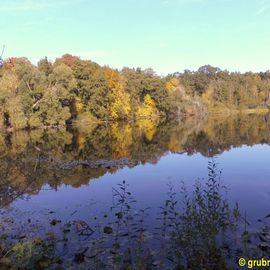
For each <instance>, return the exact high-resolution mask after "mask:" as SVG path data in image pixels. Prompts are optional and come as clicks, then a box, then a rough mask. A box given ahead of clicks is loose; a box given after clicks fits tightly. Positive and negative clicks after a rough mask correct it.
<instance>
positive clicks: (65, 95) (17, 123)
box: [0, 54, 270, 129]
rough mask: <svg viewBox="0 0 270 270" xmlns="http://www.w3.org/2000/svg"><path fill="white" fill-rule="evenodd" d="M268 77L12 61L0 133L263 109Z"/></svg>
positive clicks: (4, 82) (0, 99) (2, 84)
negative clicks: (167, 72) (8, 129)
mask: <svg viewBox="0 0 270 270" xmlns="http://www.w3.org/2000/svg"><path fill="white" fill-rule="evenodd" d="M269 91H270V72H265V73H245V74H240V73H229V72H227V71H222V70H220V69H219V68H215V67H211V66H204V67H201V68H199V70H198V71H196V72H191V71H187V70H186V71H185V72H183V73H174V74H170V75H168V76H166V77H161V76H158V75H156V74H155V72H154V71H153V70H152V69H146V70H142V69H140V68H137V69H134V68H133V69H131V68H123V69H122V70H121V71H118V70H115V69H112V68H110V67H108V66H104V67H102V66H100V65H98V64H97V63H94V62H92V61H89V60H81V59H80V58H79V57H76V56H72V55H69V54H65V55H63V56H62V57H60V58H57V59H56V60H55V61H54V62H50V61H49V60H48V59H47V58H46V57H45V58H44V59H41V60H40V61H39V62H38V64H37V66H35V65H33V64H32V63H31V62H30V61H29V60H28V59H26V58H10V59H8V60H6V61H5V63H4V66H3V67H2V68H1V69H0V128H10V129H27V128H36V127H44V126H49V127H50V126H59V125H65V124H67V123H72V122H74V121H77V122H83V121H85V122H98V121H120V120H122V121H130V120H135V119H141V118H143V119H150V118H151V119H155V120H157V121H159V120H160V119H165V118H175V117H177V118H179V117H183V116H184V115H194V114H197V115H202V114H205V113H207V111H210V110H212V111H215V110H218V109H219V108H224V107H226V108H229V109H243V108H257V107H268V104H269Z"/></svg>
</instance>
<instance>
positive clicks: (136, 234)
mask: <svg viewBox="0 0 270 270" xmlns="http://www.w3.org/2000/svg"><path fill="white" fill-rule="evenodd" d="M112 197H113V200H112V205H111V207H110V209H109V210H108V211H106V210H105V212H102V213H101V215H99V216H94V217H90V218H89V220H88V219H87V220H76V219H73V220H68V221H62V220H59V219H58V218H55V217H54V211H50V213H49V215H48V218H49V220H47V222H44V220H41V221H37V220H36V219H33V220H32V219H29V220H27V221H26V222H25V223H24V222H23V221H22V219H23V218H20V224H24V226H23V227H22V229H21V230H17V229H16V226H17V225H16V214H15V216H13V218H7V219H3V220H0V228H1V233H0V239H2V241H1V242H2V243H1V244H0V266H1V267H4V269H5V267H6V268H7V269H9V268H10V269H16V268H17V267H19V268H22V269H67V268H68V269H69V268H70V269H75V268H76V269H197V268H198V267H199V268H200V269H202V268H204V269H229V268H228V267H229V265H233V264H234V259H236V258H237V257H238V256H239V255H240V254H242V252H243V251H242V250H238V254H237V253H236V251H237V249H236V248H237V247H236V246H232V243H233V240H230V237H229V236H231V235H233V236H235V233H234V232H235V230H236V225H237V222H238V221H240V215H239V210H238V208H237V206H236V207H235V208H233V207H232V208H231V207H229V203H228V200H227V197H226V188H225V187H224V186H223V185H222V183H221V181H220V173H219V172H218V168H217V166H216V164H215V163H214V162H211V161H210V162H209V176H208V180H207V181H205V182H204V181H201V182H197V183H196V184H195V186H194V189H193V190H192V192H191V193H190V192H189V191H188V190H187V189H186V187H185V186H184V185H181V186H180V192H179V191H178V188H176V187H173V186H172V185H169V187H168V195H167V196H166V200H165V201H164V204H163V205H161V206H160V208H158V209H156V211H157V212H156V213H155V214H156V218H153V219H154V222H151V223H149V214H150V208H143V209H141V208H138V205H137V202H136V199H135V198H134V196H133V194H132V193H131V192H130V190H129V185H128V184H127V183H126V182H125V181H123V182H122V183H121V184H119V185H118V186H117V187H115V188H113V189H112ZM151 211H154V209H151ZM152 214H153V213H152ZM221 236H222V238H221V240H219V239H220V238H219V237H221ZM237 237H238V236H237ZM221 251H222V252H221Z"/></svg>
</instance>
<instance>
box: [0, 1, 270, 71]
mask: <svg viewBox="0 0 270 270" xmlns="http://www.w3.org/2000/svg"><path fill="white" fill-rule="evenodd" d="M1 44H5V45H6V52H5V55H4V57H10V56H25V57H28V58H29V59H30V60H31V61H32V62H34V63H36V62H37V60H38V59H40V58H42V57H44V56H48V58H49V59H51V60H53V59H54V58H55V57H57V56H61V55H62V54H64V53H71V54H74V55H78V56H81V58H82V59H91V60H93V61H96V62H97V63H99V64H101V65H105V64H106V65H110V66H112V67H115V68H122V67H123V66H129V67H138V66H140V67H142V68H147V67H152V68H153V69H154V70H156V71H157V73H159V74H164V75H165V74H167V73H171V72H175V71H183V70H184V69H186V68H188V69H192V70H194V69H197V68H198V67H200V66H202V65H204V64H211V65H214V66H219V67H221V68H222V69H228V70H230V71H250V70H251V71H262V70H268V69H270V0H46V1H45V0H0V46H1Z"/></svg>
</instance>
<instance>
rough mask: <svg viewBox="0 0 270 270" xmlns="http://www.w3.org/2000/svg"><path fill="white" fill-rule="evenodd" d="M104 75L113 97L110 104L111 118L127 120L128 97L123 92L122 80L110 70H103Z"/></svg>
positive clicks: (128, 112) (128, 110) (129, 110)
mask: <svg viewBox="0 0 270 270" xmlns="http://www.w3.org/2000/svg"><path fill="white" fill-rule="evenodd" d="M104 74H105V77H106V80H107V82H108V86H109V88H110V90H111V94H112V97H113V102H112V104H111V117H112V118H113V119H127V118H129V115H130V112H131V108H130V96H129V94H128V93H127V92H125V90H124V85H125V83H124V79H123V78H122V77H121V75H120V74H119V73H118V72H116V71H114V70H113V69H111V68H105V69H104Z"/></svg>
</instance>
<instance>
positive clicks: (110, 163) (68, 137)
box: [0, 115, 270, 269]
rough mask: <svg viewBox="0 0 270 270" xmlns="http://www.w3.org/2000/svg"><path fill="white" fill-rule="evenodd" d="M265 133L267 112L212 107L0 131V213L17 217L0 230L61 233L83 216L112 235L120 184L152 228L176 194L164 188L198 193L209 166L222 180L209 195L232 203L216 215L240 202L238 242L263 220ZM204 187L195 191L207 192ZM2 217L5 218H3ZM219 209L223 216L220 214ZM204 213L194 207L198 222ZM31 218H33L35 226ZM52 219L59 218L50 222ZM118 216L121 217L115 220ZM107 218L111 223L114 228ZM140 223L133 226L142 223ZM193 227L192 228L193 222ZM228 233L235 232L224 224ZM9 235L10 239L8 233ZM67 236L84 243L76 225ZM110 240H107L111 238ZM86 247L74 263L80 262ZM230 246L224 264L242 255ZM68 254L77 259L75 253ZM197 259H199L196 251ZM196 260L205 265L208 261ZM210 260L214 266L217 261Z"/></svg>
mask: <svg viewBox="0 0 270 270" xmlns="http://www.w3.org/2000/svg"><path fill="white" fill-rule="evenodd" d="M269 143H270V118H269V115H231V116H218V115H217V116H209V117H208V118H205V119H197V118H192V117H191V118H187V119H184V120H182V121H179V122H176V121H174V122H170V123H168V122H166V123H155V122H152V121H150V120H142V121H139V122H136V123H107V124H102V125H90V126H78V127H74V126H73V127H71V126H70V127H67V128H65V129H50V130H34V131H18V132H14V133H7V132H6V133H4V132H2V133H1V134H0V174H1V182H0V183H1V184H0V206H1V219H2V221H3V222H4V223H5V222H6V224H7V222H9V221H10V219H12V224H13V225H12V229H11V228H8V229H7V227H5V228H4V229H3V230H4V231H5V233H6V234H7V235H9V234H10V235H11V234H12V235H13V238H12V239H13V240H14V235H16V234H17V235H18V234H19V233H18V232H20V234H23V235H24V237H25V235H27V237H29V235H31V236H33V235H34V236H35V237H36V236H37V235H39V234H40V235H44V234H45V233H46V231H47V230H50V231H51V230H54V233H55V234H57V232H58V234H59V231H57V230H60V229H59V228H63V226H66V224H67V223H69V224H70V221H80V222H82V221H84V222H87V224H93V226H98V224H105V223H106V224H109V225H108V226H105V225H100V226H103V227H104V226H105V228H106V229H108V230H109V231H107V232H105V229H104V232H105V234H106V235H110V234H113V233H114V232H115V229H114V227H113V225H112V223H115V224H116V223H117V222H118V221H117V219H116V221H113V219H114V218H115V215H116V216H117V217H118V220H121V218H122V212H124V210H123V207H124V208H125V207H126V206H127V205H126V206H125V205H124V206H122V208H121V211H120V212H116V213H114V212H113V213H112V212H111V211H112V209H114V208H117V207H119V204H118V203H116V204H115V201H114V199H115V198H116V199H119V196H120V195H121V194H120V193H121V192H122V191H125V192H126V193H125V194H128V195H130V196H131V197H132V198H130V201H129V203H128V204H130V205H133V204H134V205H135V204H136V209H137V210H134V213H132V214H131V213H129V212H128V216H132V215H133V216H136V215H137V214H138V213H141V214H142V213H143V218H140V219H138V220H139V221H138V224H139V225H140V224H141V223H142V220H143V222H144V224H145V225H144V226H146V227H147V228H148V229H147V230H148V231H150V233H152V232H153V231H154V228H155V227H158V226H159V225H160V223H162V222H161V221H160V219H159V218H158V217H159V216H161V212H162V211H163V210H164V208H160V207H162V206H164V202H166V200H167V204H166V203H165V205H167V206H168V204H169V203H168V198H171V197H170V196H171V195H172V193H170V188H171V190H175V194H174V195H173V196H178V195H179V194H180V193H181V192H180V190H183V187H184V189H186V191H185V192H186V193H185V194H186V196H190V198H195V197H196V196H197V195H198V193H197V195H196V187H197V188H198V186H201V187H202V189H201V191H202V193H203V189H204V187H205V185H206V187H209V185H207V179H209V174H210V178H211V177H212V176H213V175H214V176H213V178H214V179H216V180H215V181H217V183H218V184H219V185H220V186H218V187H216V186H215V185H216V182H211V183H212V184H213V186H214V189H215V188H217V190H216V191H217V192H216V193H213V194H214V195H213V197H214V200H217V198H218V202H219V203H220V202H221V201H222V202H223V201H224V203H225V202H226V204H228V205H226V206H222V207H221V206H220V208H219V209H221V210H220V211H221V213H220V215H225V212H226V211H225V212H222V211H224V209H223V208H226V209H231V213H232V212H233V211H234V210H232V209H234V207H235V206H237V211H239V215H238V216H241V218H239V219H238V221H237V222H235V223H237V225H238V228H237V229H236V231H237V233H236V235H237V236H236V237H235V242H237V243H235V242H234V247H235V250H237V249H239V246H240V244H239V243H240V242H241V241H240V240H239V239H240V238H241V235H243V234H245V233H246V232H247V231H249V232H252V233H253V232H258V231H259V230H261V229H262V228H264V229H265V228H268V226H267V219H268V217H267V215H268V214H269V213H270V206H269V202H270V182H269V180H270V167H269V160H268V159H269V157H270V147H269ZM211 172H212V173H211ZM211 175H212V176H211ZM211 179H212V178H211ZM123 181H124V182H123ZM196 183H197V184H196ZM211 183H210V184H211ZM208 184H209V182H208ZM223 186H224V187H225V189H224V190H223ZM211 188H213V187H212V186H211V187H210V188H209V190H208V191H209V192H211V190H212V189H211ZM126 190H128V191H126ZM219 191H220V193H219ZM119 194H120V195H119ZM192 194H193V195H192ZM194 194H195V195H196V196H195V197H194ZM203 194H204V193H203ZM207 194H208V193H207ZM203 196H204V195H203ZM203 196H202V198H201V200H204V199H203V198H204V197H203ZM207 196H208V195H207ZM121 198H122V197H120V200H118V202H120V204H121V203H123V201H121ZM133 198H134V201H133ZM198 198H199V196H197V197H196V200H195V201H196V202H199V203H198V205H199V206H201V204H200V199H198ZM210 198H212V197H210ZM220 198H221V199H220ZM197 199H198V201H197ZM135 200H136V202H135ZM207 200H208V201H207V205H208V206H207V207H210V206H209V205H210V203H211V202H212V199H209V198H208V199H207ZM180 201H181V199H180ZM191 201H193V200H192V199H191ZM177 202H179V200H177ZM209 202H210V203H209ZM148 207H149V209H148ZM134 208H135V207H134ZM146 208H147V209H146ZM195 208H196V207H195ZM195 208H194V209H195ZM126 209H127V211H129V210H128V209H132V207H130V206H128V207H126ZM142 209H143V210H142ZM162 209H163V210H162ZM196 209H197V208H196ZM215 209H216V208H215ZM140 210H142V211H141V212H140ZM212 210H213V208H211V211H212ZM207 211H208V210H207ZM227 212H228V211H227ZM227 212H226V213H227ZM119 213H121V217H120V218H119ZM196 213H197V212H196ZM200 213H201V212H200ZM203 213H209V212H203ZM211 213H212V212H211ZM193 214H194V213H193ZM166 215H167V213H166ZM207 215H210V214H207ZM7 217H8V218H10V219H9V221H7ZM193 217H194V215H193ZM215 217H216V218H219V217H218V216H217V215H215ZM208 218H209V217H208ZM226 218H227V217H226ZM101 219H102V221H100V220H101ZM104 219H105V221H104ZM203 219H204V217H203V216H200V218H199V220H200V222H201V220H203ZM106 220H108V221H106ZM127 220H128V219H127ZM171 220H174V219H173V218H171ZM207 222H209V220H208V221H207ZM33 223H35V224H39V225H38V226H36V227H35V229H33V228H34V227H33ZM196 224H197V223H196ZM30 225H31V226H32V227H31V226H30ZM58 225H59V228H58V229H55V228H57V226H58ZM178 225H179V224H178ZM204 225H205V224H204ZM61 226H62V227H61ZM70 226H71V225H70ZM117 226H120V225H119V224H118V223H117ZM226 226H227V225H226ZM77 227H78V224H77ZM247 227H248V229H247ZM111 228H113V232H111V231H110V229H111ZM136 228H137V227H136ZM196 228H197V227H196V226H195V229H194V230H199V229H196ZM215 228H217V225H215ZM92 229H93V227H91V230H92ZM223 229H224V228H223V225H222V226H221V228H219V229H218V230H217V232H216V234H215V237H216V238H217V239H220V232H221V231H222V233H223V231H224V230H223ZM55 230H56V231H55ZM226 230H227V227H226ZM34 231H35V232H34ZM93 231H95V230H93ZM144 231H145V230H141V231H140V230H138V232H140V233H142V232H144ZM182 231H183V228H182ZM252 233H251V234H252ZM90 234H92V233H89V235H90ZM192 234H195V233H194V231H193V232H192ZM200 235H202V233H200ZM229 235H233V233H231V232H230V234H229ZM24 237H23V238H24ZM252 237H253V236H252ZM6 238H7V239H6V241H8V237H6ZM23 238H22V239H23ZM71 238H72V239H73V243H75V242H76V247H77V248H78V249H81V248H82V247H83V246H84V243H83V241H84V240H80V241H79V242H78V241H77V240H78V239H75V238H74V235H73V236H72V237H71ZM137 238H139V236H138V237H137ZM144 238H147V237H146V236H144ZM266 238H267V237H266ZM95 239H96V238H95ZM269 239H270V238H269ZM86 241H89V240H86ZM108 241H109V243H112V240H108ZM196 241H197V242H198V239H197V240H196ZM218 242H219V240H218ZM221 242H222V241H221ZM251 242H252V241H250V243H251ZM71 243H72V241H71ZM222 243H223V242H222ZM265 243H267V245H266V247H267V248H265V249H262V248H260V247H261V245H262V243H261V242H260V240H258V239H255V240H254V242H252V244H253V246H254V245H255V246H256V248H257V249H258V250H260V252H266V251H267V252H268V238H267V239H266V240H265V241H263V244H265ZM149 245H150V249H155V245H156V242H155V241H154V240H153V238H151V240H150V242H149ZM232 247H233V246H232V245H230V248H232ZM269 247H270V245H269ZM185 248H186V246H185ZM183 250H184V248H183ZM243 250H244V249H243ZM258 250H256V252H258ZM71 251H72V252H77V251H76V249H75V245H74V250H73V248H70V249H69V251H66V254H70V252H71ZM252 251H253V250H252ZM87 252H88V251H87ZM87 252H86V253H87ZM254 252H255V251H254ZM86 253H83V256H82V259H81V261H80V260H77V261H76V263H79V264H80V263H85V262H86V261H85V257H84V255H85V254H86ZM76 254H78V253H76ZM121 254H122V253H121ZM123 254H124V253H123ZM187 254H190V253H187ZM210 254H212V253H211V252H210ZM245 254H246V253H245ZM256 254H257V253H256ZM85 256H86V255H85ZM153 256H154V255H153ZM207 256H209V254H208V255H207ZM234 256H235V257H233V259H232V258H229V259H228V258H227V255H226V256H225V255H224V257H225V258H226V259H225V261H228V264H229V265H230V264H233V263H234V261H235V258H237V256H238V255H237V254H236V253H235V255H234ZM86 257H87V256H86ZM88 257H91V256H88ZM165 257H166V256H165ZM80 258H81V257H80ZM184 258H185V259H183V261H184V262H183V261H182V262H181V265H185V267H188V265H189V258H188V256H187V255H186V254H185V257H184ZM77 259H78V258H77ZM161 261H162V260H161V259H160V256H159V258H155V263H153V265H156V266H157V265H158V266H157V269H163V268H164V269H165V266H166V267H169V268H170V267H172V265H173V264H174V263H175V262H174V261H173V260H169V261H168V263H166V262H165V263H164V262H163V264H162V263H161ZM219 261H220V259H219ZM70 263H74V260H72V262H70ZM196 263H197V265H198V260H197V261H196ZM201 263H202V265H204V266H205V265H207V264H206V263H205V262H201ZM176 265H178V266H179V265H180V263H178V262H177V263H176ZM190 265H192V264H191V263H190ZM208 266H209V265H208ZM96 267H97V266H96ZM99 268H102V267H101V266H98V267H97V269H99ZM82 269H84V268H83V264H82ZM89 269H90V268H89ZM93 269H94V268H93ZM115 269H118V268H115ZM119 269H120V268H119ZM141 269H143V268H141ZM145 269H147V268H145ZM179 269H180V268H179ZM183 269H185V268H183ZM198 269H200V268H198ZM209 269H211V268H209ZM213 269H219V268H217V267H216V266H215V267H213ZM220 269H224V268H222V267H221V268H220Z"/></svg>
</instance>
